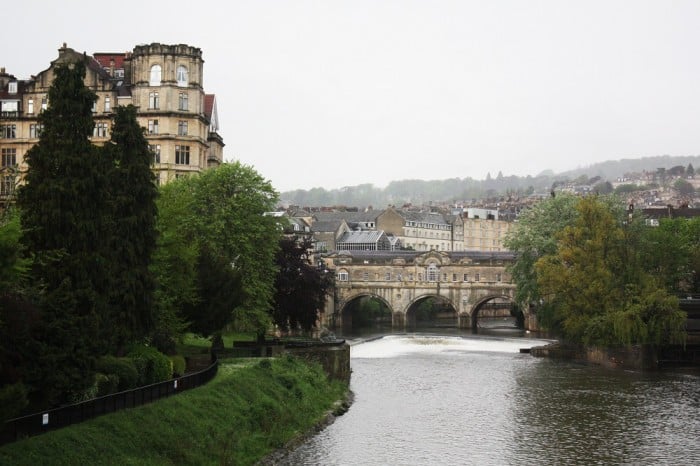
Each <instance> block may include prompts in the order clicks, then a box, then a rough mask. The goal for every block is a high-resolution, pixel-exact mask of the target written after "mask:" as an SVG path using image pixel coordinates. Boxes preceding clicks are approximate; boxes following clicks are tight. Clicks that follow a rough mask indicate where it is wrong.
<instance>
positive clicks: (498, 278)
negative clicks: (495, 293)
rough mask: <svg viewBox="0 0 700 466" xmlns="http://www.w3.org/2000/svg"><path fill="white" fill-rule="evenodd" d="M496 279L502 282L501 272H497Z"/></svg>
mask: <svg viewBox="0 0 700 466" xmlns="http://www.w3.org/2000/svg"><path fill="white" fill-rule="evenodd" d="M496 281H497V282H500V281H501V274H500V273H497V274H496Z"/></svg>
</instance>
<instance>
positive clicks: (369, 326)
mask: <svg viewBox="0 0 700 466" xmlns="http://www.w3.org/2000/svg"><path fill="white" fill-rule="evenodd" d="M341 322H342V327H341V331H342V333H343V335H350V334H361V333H368V332H383V331H390V330H391V308H390V307H389V306H388V305H387V303H385V302H384V301H383V300H381V299H379V298H377V297H376V296H371V295H365V296H358V297H356V298H354V299H352V300H350V301H349V302H348V303H347V304H346V305H345V306H344V307H343V309H342V311H341Z"/></svg>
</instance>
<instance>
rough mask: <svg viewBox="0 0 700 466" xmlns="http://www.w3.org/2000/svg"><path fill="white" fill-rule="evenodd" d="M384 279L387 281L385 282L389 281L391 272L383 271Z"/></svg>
mask: <svg viewBox="0 0 700 466" xmlns="http://www.w3.org/2000/svg"><path fill="white" fill-rule="evenodd" d="M384 281H387V282H390V281H391V272H386V273H384Z"/></svg>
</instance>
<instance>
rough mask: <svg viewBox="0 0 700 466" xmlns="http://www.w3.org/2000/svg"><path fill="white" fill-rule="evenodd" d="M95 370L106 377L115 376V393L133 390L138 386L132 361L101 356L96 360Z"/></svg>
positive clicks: (136, 374) (136, 372)
mask: <svg viewBox="0 0 700 466" xmlns="http://www.w3.org/2000/svg"><path fill="white" fill-rule="evenodd" d="M96 370H97V372H99V373H101V374H104V375H106V376H110V375H115V376H116V377H117V387H116V391H122V390H128V389H130V388H135V387H137V386H138V384H139V373H138V370H137V369H136V365H135V364H134V361H133V360H131V359H129V358H117V357H115V356H102V357H101V358H100V359H98V360H97V365H96ZM98 391H99V390H98Z"/></svg>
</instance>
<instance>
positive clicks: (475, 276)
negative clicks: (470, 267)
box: [474, 273, 481, 282]
mask: <svg viewBox="0 0 700 466" xmlns="http://www.w3.org/2000/svg"><path fill="white" fill-rule="evenodd" d="M480 277H481V276H480V275H479V274H478V273H477V274H474V281H475V282H478V281H479V278H480Z"/></svg>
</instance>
